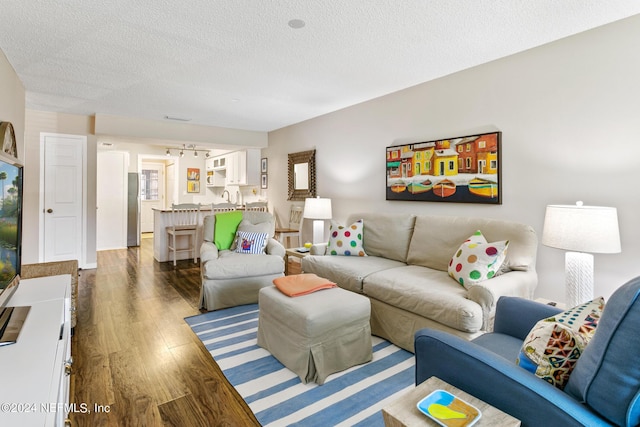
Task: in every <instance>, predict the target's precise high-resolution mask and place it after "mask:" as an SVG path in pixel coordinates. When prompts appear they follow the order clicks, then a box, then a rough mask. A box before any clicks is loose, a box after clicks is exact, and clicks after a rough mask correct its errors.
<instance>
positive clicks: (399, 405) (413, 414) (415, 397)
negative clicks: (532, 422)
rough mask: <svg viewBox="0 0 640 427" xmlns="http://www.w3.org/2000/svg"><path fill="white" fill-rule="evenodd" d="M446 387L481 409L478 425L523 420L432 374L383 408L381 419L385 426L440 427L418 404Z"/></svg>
mask: <svg viewBox="0 0 640 427" xmlns="http://www.w3.org/2000/svg"><path fill="white" fill-rule="evenodd" d="M438 389H440V390H446V391H448V392H449V393H451V394H453V395H455V396H456V397H459V398H460V399H462V400H464V401H466V402H469V403H470V404H472V405H473V406H475V407H476V408H478V409H479V410H480V412H482V416H481V417H480V419H479V420H478V422H477V423H476V424H474V427H475V426H479V427H481V426H505V427H507V426H519V425H520V421H519V420H517V419H515V418H513V417H512V416H511V415H509V414H506V413H504V412H502V411H501V410H499V409H497V408H494V407H493V406H491V405H489V404H488V403H485V402H483V401H482V400H480V399H476V398H475V397H473V396H471V395H470V394H468V393H465V392H464V391H462V390H460V389H458V388H456V387H454V386H452V385H451V384H448V383H446V382H444V381H442V380H441V379H440V378H437V377H431V378H429V379H428V380H426V381H425V382H423V383H422V384H420V385H419V386H417V387H416V388H414V389H413V390H411V391H410V392H408V393H407V394H406V395H404V396H402V397H401V398H400V399H398V400H396V401H395V402H393V403H392V404H390V405H389V406H387V407H386V408H384V409H383V410H382V418H384V425H385V426H386V427H405V426H406V427H409V426H437V425H438V423H436V422H435V421H433V420H431V419H430V418H429V417H427V416H426V415H424V414H423V413H422V412H420V411H419V410H418V408H417V407H416V405H417V403H418V402H419V401H420V400H422V399H423V398H424V397H426V396H427V395H429V393H431V392H432V391H434V390H438Z"/></svg>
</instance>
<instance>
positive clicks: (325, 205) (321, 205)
mask: <svg viewBox="0 0 640 427" xmlns="http://www.w3.org/2000/svg"><path fill="white" fill-rule="evenodd" d="M302 216H303V217H304V218H305V219H312V220H313V243H314V244H315V243H321V242H322V240H323V239H324V220H325V219H331V199H321V198H320V197H316V198H315V199H313V198H308V199H306V200H305V202H304V212H303V214H302Z"/></svg>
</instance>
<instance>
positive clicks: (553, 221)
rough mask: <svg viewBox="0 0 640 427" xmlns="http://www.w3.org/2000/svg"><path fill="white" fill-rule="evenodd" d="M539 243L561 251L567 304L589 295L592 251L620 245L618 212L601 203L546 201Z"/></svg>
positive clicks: (613, 249) (607, 250)
mask: <svg viewBox="0 0 640 427" xmlns="http://www.w3.org/2000/svg"><path fill="white" fill-rule="evenodd" d="M542 244H543V245H545V246H549V247H552V248H557V249H564V250H566V251H569V252H567V253H566V254H565V283H566V298H567V306H568V307H575V306H576V305H578V304H582V303H584V302H587V301H590V300H592V299H593V255H592V254H593V253H599V254H612V253H618V252H620V251H621V249H620V232H619V230H618V212H617V210H616V208H610V207H604V206H584V205H583V204H582V202H577V203H576V204H575V205H549V206H547V210H546V213H545V216H544V227H543V230H542Z"/></svg>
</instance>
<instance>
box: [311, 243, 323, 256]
mask: <svg viewBox="0 0 640 427" xmlns="http://www.w3.org/2000/svg"><path fill="white" fill-rule="evenodd" d="M326 253H327V244H326V243H316V244H314V245H311V248H309V255H326Z"/></svg>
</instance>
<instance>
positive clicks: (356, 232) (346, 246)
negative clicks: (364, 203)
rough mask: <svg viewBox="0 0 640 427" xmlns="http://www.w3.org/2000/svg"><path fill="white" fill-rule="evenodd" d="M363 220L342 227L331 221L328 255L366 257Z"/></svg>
mask: <svg viewBox="0 0 640 427" xmlns="http://www.w3.org/2000/svg"><path fill="white" fill-rule="evenodd" d="M362 226H363V223H362V220H361V219H359V220H358V221H356V222H354V223H353V224H351V225H349V226H346V227H345V226H344V225H340V224H339V223H338V222H337V221H333V220H332V221H331V228H330V229H329V243H328V244H327V254H328V255H346V256H366V255H367V254H366V253H365V251H364V247H363V246H362Z"/></svg>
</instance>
